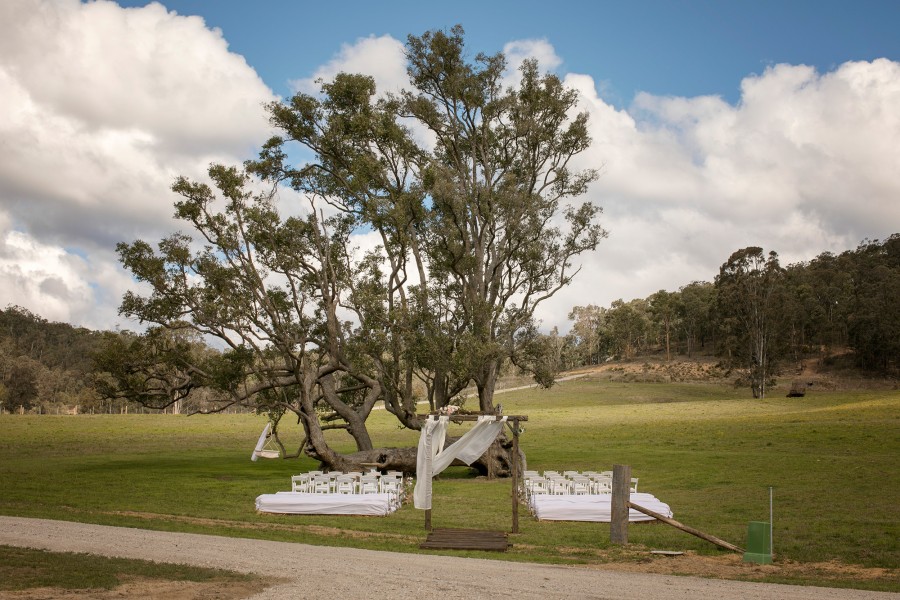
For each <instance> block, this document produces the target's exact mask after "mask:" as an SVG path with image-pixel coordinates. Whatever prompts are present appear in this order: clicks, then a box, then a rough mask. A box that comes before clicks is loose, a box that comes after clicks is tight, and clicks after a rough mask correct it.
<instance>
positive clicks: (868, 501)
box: [0, 379, 900, 591]
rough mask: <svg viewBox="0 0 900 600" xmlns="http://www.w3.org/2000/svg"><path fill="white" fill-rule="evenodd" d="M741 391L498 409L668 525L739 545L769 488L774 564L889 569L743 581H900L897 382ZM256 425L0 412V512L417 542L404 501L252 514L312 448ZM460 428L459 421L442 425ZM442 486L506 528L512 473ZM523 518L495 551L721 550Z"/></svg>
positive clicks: (444, 496)
mask: <svg viewBox="0 0 900 600" xmlns="http://www.w3.org/2000/svg"><path fill="white" fill-rule="evenodd" d="M745 395H746V393H745V391H744V390H735V389H733V388H730V387H722V386H716V385H705V384H642V383H611V382H606V381H599V380H590V379H582V380H576V381H570V382H565V383H561V384H558V385H557V386H556V387H554V388H553V389H551V390H526V391H522V392H514V393H510V394H506V395H503V396H502V402H503V405H504V410H505V412H506V413H508V414H513V413H515V414H526V415H528V417H529V421H528V423H527V425H526V431H525V433H524V434H523V435H522V437H521V444H522V447H523V449H524V450H525V451H526V453H527V456H528V467H529V468H530V469H536V470H546V469H556V470H565V469H575V470H584V469H593V470H605V469H610V468H611V467H612V465H613V464H616V463H617V464H628V465H631V467H632V474H633V476H636V477H639V478H640V485H639V489H640V491H642V492H650V493H653V494H654V495H656V496H657V497H658V498H660V499H661V500H662V501H664V502H666V503H668V504H669V505H670V506H671V507H672V510H673V512H674V513H675V518H676V519H678V520H679V521H681V522H682V523H685V524H687V525H690V526H692V527H695V528H697V529H700V530H701V531H705V532H707V533H710V534H713V535H716V536H718V537H720V538H723V539H725V540H728V541H731V542H733V543H736V544H738V545H740V546H743V545H744V544H745V542H746V535H747V524H748V522H749V521H767V520H768V517H769V486H772V487H773V488H774V498H775V511H774V512H775V519H774V545H775V553H776V562H780V563H796V562H799V563H824V562H827V561H836V562H839V563H842V564H845V565H858V566H862V567H870V568H876V567H877V568H881V569H886V571H885V573H887V575H886V576H881V577H879V578H875V579H872V578H867V577H859V576H855V577H850V576H848V577H847V578H845V579H842V578H841V577H837V578H836V579H832V580H827V581H826V580H823V579H821V578H817V577H808V578H804V577H786V578H785V577H782V578H781V579H779V577H778V576H777V575H772V574H765V573H763V574H755V575H752V576H751V578H752V577H756V578H760V579H767V580H770V581H772V580H786V581H790V582H793V583H810V582H814V583H817V584H820V585H821V584H829V585H843V586H852V587H866V588H870V589H885V590H892V591H900V579H898V576H897V569H898V567H900V564H898V563H900V549H898V541H897V540H898V538H900V526H898V524H900V502H898V500H897V498H898V492H900V468H898V457H900V392H897V391H887V392H885V391H880V392H875V391H866V392H858V393H828V392H820V393H813V394H810V395H807V396H806V397H805V398H784V397H775V398H770V399H766V400H763V401H759V400H753V399H750V398H747V397H745ZM392 419H393V418H392V417H391V416H390V415H388V414H386V413H385V412H384V411H376V413H374V415H373V417H372V418H371V419H370V423H371V431H372V432H373V438H375V440H376V443H381V444H383V445H386V446H405V445H414V444H415V443H416V441H417V439H418V434H417V432H413V431H409V430H405V429H398V428H397V425H396V421H393V420H392ZM263 423H264V420H263V418H262V417H255V416H248V415H217V416H193V417H184V416H172V415H113V416H109V415H95V416H76V417H72V416H58V417H57V416H20V415H2V416H0V481H2V486H0V513H3V514H7V515H19V516H30V517H42V518H51V519H64V520H73V521H84V522H92V523H102V524H110V525H125V526H132V527H144V528H151V529H161V530H178V531H194V532H201V533H212V534H219V535H232V536H242V537H257V538H265V539H274V540H283V541H296V542H306V543H312V544H327V545H341V546H355V547H362V548H373V549H382V550H396V551H401V552H418V551H419V550H418V544H419V543H420V542H421V541H422V539H423V538H424V531H423V523H424V518H423V513H422V512H421V511H417V510H415V509H413V507H412V506H411V505H409V504H408V505H404V506H403V507H402V508H401V510H399V511H398V512H397V513H396V514H394V515H392V516H390V517H384V518H372V517H333V516H332V517H329V516H276V515H261V514H257V513H256V512H255V510H254V498H255V497H256V496H257V495H259V494H262V493H270V492H275V491H279V490H286V489H289V488H290V480H289V477H290V475H292V474H295V473H300V472H303V471H307V470H310V469H313V468H315V467H316V465H315V464H314V463H313V462H312V461H311V460H309V459H306V458H304V459H299V460H267V461H259V462H256V463H253V462H251V461H250V459H249V458H250V453H251V451H252V448H253V445H254V444H255V442H256V438H257V436H258V434H259V431H260V430H261V428H262V425H263ZM454 428H455V429H454ZM287 429H289V428H288V427H286V424H283V425H282V430H287ZM464 430H465V426H452V427H451V434H455V435H459V434H460V432H463V431H464ZM340 439H341V438H339V437H337V434H336V437H335V442H336V445H340V444H341V442H340V441H339V440H340ZM294 441H295V443H296V442H298V441H299V435H297V436H296V438H295V440H294ZM344 449H346V450H350V449H351V447H350V446H349V445H345V446H344ZM434 495H435V501H434V510H433V513H434V514H433V522H434V526H436V527H471V528H492V529H508V528H509V526H510V511H511V508H510V486H509V481H508V480H499V481H487V480H485V479H483V478H475V477H473V476H472V475H471V473H470V471H469V470H468V469H465V468H451V469H449V470H448V471H446V472H445V473H444V474H443V475H442V476H441V478H440V479H438V480H436V481H435V486H434ZM520 514H521V518H520V531H521V532H520V533H519V534H517V535H513V536H511V540H512V542H513V544H514V546H513V548H512V549H511V550H510V552H508V553H506V554H504V555H502V556H498V555H490V556H491V557H493V558H500V557H502V558H503V559H506V560H523V561H542V562H559V563H573V564H574V563H598V562H604V561H609V560H623V561H628V560H644V559H643V558H640V557H641V556H645V555H646V550H649V549H667V550H685V551H693V552H696V553H699V554H703V555H717V554H722V553H724V552H723V551H721V550H720V549H718V548H717V547H715V546H713V545H711V544H709V543H708V542H704V541H702V540H700V539H698V538H695V537H692V536H689V535H687V534H685V533H683V532H680V531H678V530H676V529H674V528H671V527H668V526H665V525H661V524H652V525H635V526H632V527H631V528H630V530H629V542H630V545H629V548H628V550H627V551H620V550H619V549H617V548H614V547H611V546H610V544H609V526H608V525H605V524H596V523H594V524H592V523H563V522H538V521H536V520H534V519H533V518H532V517H531V516H530V515H529V514H528V512H527V510H526V509H525V508H524V507H523V508H522V510H521V511H520ZM642 551H643V554H642ZM457 554H467V555H471V556H486V554H483V553H477V552H472V553H457Z"/></svg>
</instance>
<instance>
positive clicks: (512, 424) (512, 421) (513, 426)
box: [417, 412, 528, 533]
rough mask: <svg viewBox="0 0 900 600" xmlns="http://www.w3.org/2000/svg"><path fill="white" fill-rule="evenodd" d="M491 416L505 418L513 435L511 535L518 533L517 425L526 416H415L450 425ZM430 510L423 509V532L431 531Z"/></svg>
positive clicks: (433, 414) (436, 413)
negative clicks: (442, 419)
mask: <svg viewBox="0 0 900 600" xmlns="http://www.w3.org/2000/svg"><path fill="white" fill-rule="evenodd" d="M485 415H491V416H494V417H495V419H496V420H497V421H500V420H502V419H503V418H504V417H505V418H506V425H507V426H508V427H509V429H510V431H512V435H513V447H512V455H513V457H514V460H513V461H512V465H511V469H510V471H511V472H512V473H511V479H512V533H519V494H518V489H519V479H520V477H521V474H520V473H519V461H518V460H517V459H518V456H519V431H520V427H519V423H520V422H522V421H527V420H528V417H527V416H526V415H494V414H493V413H474V414H465V415H460V414H452V415H446V414H443V413H440V412H433V413H429V414H427V415H417V416H418V417H419V419H421V420H425V419H427V418H428V417H430V416H434V417H440V416H445V417H448V418H449V419H450V422H451V423H456V424H460V423H465V422H467V421H477V420H478V418H479V417H482V416H485ZM431 530H432V528H431V509H430V508H426V509H425V531H431Z"/></svg>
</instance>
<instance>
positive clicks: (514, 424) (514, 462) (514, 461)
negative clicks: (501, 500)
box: [512, 421, 519, 533]
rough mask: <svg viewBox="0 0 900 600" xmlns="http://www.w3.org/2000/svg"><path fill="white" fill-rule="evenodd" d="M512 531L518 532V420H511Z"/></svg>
mask: <svg viewBox="0 0 900 600" xmlns="http://www.w3.org/2000/svg"><path fill="white" fill-rule="evenodd" d="M512 433H513V443H512V532H513V533H519V422H518V421H513V422H512Z"/></svg>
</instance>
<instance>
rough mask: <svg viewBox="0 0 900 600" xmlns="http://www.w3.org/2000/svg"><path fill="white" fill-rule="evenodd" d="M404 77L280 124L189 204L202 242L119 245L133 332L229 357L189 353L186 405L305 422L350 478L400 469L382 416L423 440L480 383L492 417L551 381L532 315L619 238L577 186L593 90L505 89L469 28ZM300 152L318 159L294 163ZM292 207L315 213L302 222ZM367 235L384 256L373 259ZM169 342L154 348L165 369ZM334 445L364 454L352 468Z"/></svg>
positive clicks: (413, 44) (429, 50)
mask: <svg viewBox="0 0 900 600" xmlns="http://www.w3.org/2000/svg"><path fill="white" fill-rule="evenodd" d="M406 57H407V70H408V74H409V78H410V85H409V87H408V88H407V89H406V90H404V91H403V92H401V93H399V94H381V95H379V94H378V93H377V90H376V87H375V83H374V81H373V79H372V78H371V77H367V76H364V75H354V74H347V73H341V74H338V75H337V76H336V77H335V78H334V79H333V80H332V81H328V82H321V90H320V93H319V94H316V95H311V94H303V93H300V94H297V95H295V96H294V97H293V98H291V99H290V100H288V101H286V102H274V103H272V104H270V105H269V106H268V107H267V110H268V113H269V116H270V120H271V123H272V125H273V126H274V127H275V128H276V130H277V131H278V132H279V135H277V136H276V137H273V138H272V139H270V140H268V141H267V142H266V143H265V144H264V146H263V148H262V151H261V152H260V155H259V157H258V159H256V160H251V161H247V162H246V163H245V165H244V168H243V169H241V168H238V167H235V166H224V165H212V166H211V167H210V169H209V177H210V180H211V183H212V185H209V184H207V183H203V182H196V181H190V180H188V179H186V178H183V177H182V178H178V180H177V181H176V183H175V184H174V186H173V189H174V191H175V192H176V193H178V194H179V195H180V196H181V197H182V200H181V201H179V202H178V203H177V204H176V215H177V217H178V218H180V219H182V220H184V221H185V222H187V223H189V224H190V226H191V228H192V229H193V231H194V233H193V234H191V235H189V234H185V233H176V234H173V235H171V236H169V237H167V238H166V239H164V240H162V241H161V242H160V243H159V244H158V245H157V246H156V248H154V247H153V246H151V245H150V244H148V243H146V242H144V241H140V240H139V241H135V242H133V243H123V244H120V245H119V247H118V250H119V253H120V256H121V260H122V262H123V264H124V265H125V266H126V268H128V269H129V270H130V271H131V272H132V273H133V274H134V276H135V277H136V279H137V280H138V281H140V282H142V283H143V284H144V285H145V286H146V287H144V289H145V290H149V292H146V293H140V292H137V291H135V292H131V293H129V294H127V295H126V297H125V299H124V300H123V304H122V308H121V311H122V313H124V314H126V315H129V316H133V317H137V318H138V319H140V320H141V321H144V322H147V323H151V324H154V325H156V326H159V327H162V328H167V329H179V330H183V329H190V330H192V331H194V332H196V333H197V334H200V335H203V336H211V337H213V338H215V339H218V340H219V343H221V344H223V345H224V346H225V347H226V351H225V352H224V353H223V354H222V355H221V356H220V357H218V358H215V357H212V358H211V357H208V356H207V357H204V359H203V360H202V361H201V360H197V359H196V357H194V356H192V355H191V353H189V352H182V353H181V354H179V355H177V357H176V362H178V363H179V364H178V368H177V369H174V370H172V369H171V368H172V365H171V364H170V371H169V373H170V374H171V373H176V372H177V374H178V375H179V376H180V377H188V378H189V379H190V383H189V384H184V383H183V386H184V385H186V386H188V387H187V388H184V387H182V389H192V388H194V387H211V388H214V389H215V390H217V392H219V393H222V394H225V395H227V396H228V397H229V398H230V402H235V403H246V404H250V405H253V406H257V407H260V408H261V409H264V410H268V411H270V412H273V413H275V414H280V413H283V412H285V411H290V412H292V413H295V414H296V415H297V417H298V419H299V420H300V422H301V423H302V424H303V426H304V429H305V433H306V435H307V439H308V442H307V448H306V451H307V453H308V454H310V455H311V456H314V457H316V458H319V459H321V460H322V461H323V462H326V463H328V464H330V465H332V466H335V467H338V468H340V467H344V466H348V465H350V464H351V462H352V461H357V462H359V461H365V462H378V463H379V464H387V462H389V461H390V458H388V457H387V455H386V454H385V453H384V452H381V453H380V454H377V456H376V459H375V460H372V458H373V454H372V452H373V451H374V448H373V443H372V440H370V439H369V436H368V433H367V431H366V428H365V420H366V418H367V417H368V415H369V413H370V411H371V410H372V409H373V407H374V405H375V403H376V402H380V401H383V402H384V405H385V407H386V408H387V410H389V411H390V412H391V413H393V414H394V415H395V416H396V417H397V418H398V419H399V420H400V422H401V424H402V425H404V426H406V427H411V428H418V427H419V421H418V419H417V418H416V412H417V406H416V405H417V403H418V402H419V401H420V400H427V401H428V403H429V405H430V407H431V408H432V409H438V408H441V407H443V406H446V405H447V404H449V403H451V402H454V401H458V400H459V394H460V392H461V391H462V390H463V389H464V388H466V387H467V386H468V385H470V384H474V386H475V387H476V389H477V392H478V402H479V409H480V410H481V411H492V410H493V409H494V404H493V394H494V388H495V385H496V382H497V377H498V375H499V373H500V371H501V369H502V368H503V366H504V364H507V363H509V362H512V363H515V364H516V365H518V366H519V367H520V368H522V369H524V370H526V371H530V372H532V373H534V374H535V375H536V376H537V377H538V379H539V381H541V382H542V383H544V384H549V383H551V382H552V376H553V373H552V372H551V371H552V370H550V369H548V366H547V365H549V364H551V362H552V361H548V360H546V359H544V354H545V351H550V348H549V347H547V346H546V344H543V343H542V341H541V340H540V339H539V336H538V334H537V327H536V323H535V321H534V312H535V309H536V308H537V307H538V306H539V305H540V304H541V303H542V302H544V301H545V300H547V299H548V298H550V297H552V296H553V295H554V294H555V293H556V292H558V291H559V290H560V289H561V288H563V287H564V286H566V285H567V284H568V283H569V282H570V281H571V280H572V277H573V276H574V275H575V274H576V273H577V271H578V268H577V266H576V265H575V263H574V259H575V258H576V257H578V255H580V254H582V253H584V252H588V251H592V250H594V249H595V248H596V246H597V244H598V243H599V241H600V240H601V239H602V238H603V237H604V236H605V232H604V231H603V229H602V228H601V227H600V225H599V223H598V217H599V214H600V209H599V208H598V207H596V206H594V205H593V204H591V203H590V202H580V203H579V202H577V201H576V199H577V198H578V197H579V196H581V195H582V194H584V192H585V191H586V190H587V186H588V185H589V183H590V182H591V181H593V180H594V179H595V178H596V176H597V172H596V171H595V170H591V169H588V170H583V171H579V170H577V169H574V168H573V167H572V159H573V158H574V157H575V156H577V155H578V154H579V153H581V152H583V151H584V150H585V149H587V148H588V146H589V145H590V138H589V136H588V133H587V127H586V123H587V115H586V113H578V112H576V107H577V101H578V98H577V94H576V92H575V91H573V90H570V89H567V88H566V87H565V86H564V85H563V84H562V82H561V81H560V79H559V78H558V77H557V76H555V75H553V74H550V73H541V72H540V70H539V66H538V64H537V62H536V61H533V60H527V61H525V62H524V63H523V65H522V66H521V68H520V70H519V79H518V82H517V84H516V85H515V86H513V87H504V86H503V81H504V77H505V76H506V75H507V63H506V60H505V57H504V56H503V54H502V53H501V54H494V55H486V54H478V55H476V57H475V58H474V60H469V59H468V52H467V49H466V47H465V41H464V33H463V30H462V28H461V27H459V26H457V27H454V28H453V29H452V30H450V31H430V32H427V33H425V34H424V35H422V36H410V37H409V39H408V43H407V46H406ZM297 147H301V148H304V149H305V151H306V152H305V154H304V156H306V157H310V156H311V158H309V159H308V160H304V161H302V162H300V163H299V164H298V163H296V162H294V160H293V159H292V158H291V150H292V149H294V148H297ZM287 188H290V189H291V190H293V191H294V192H296V193H297V196H299V197H300V198H303V199H305V202H306V203H307V204H308V206H307V207H306V209H305V211H301V210H298V209H297V207H292V214H293V215H294V216H288V217H283V216H282V215H281V214H280V213H279V210H278V208H277V207H278V205H279V202H282V201H283V198H282V196H283V195H285V189H287ZM360 233H368V234H371V235H375V236H377V239H378V241H379V245H378V247H377V248H374V249H371V250H368V251H365V252H362V251H358V250H357V249H355V248H354V247H353V246H354V243H355V240H356V239H358V238H357V237H356V236H357V234H360ZM195 236H199V238H197V237H195ZM165 339H166V338H165V336H156V338H151V337H147V338H146V339H145V340H144V342H145V343H146V344H150V345H154V344H155V346H154V347H155V348H156V349H157V350H158V351H160V352H164V351H165V349H164V348H163V347H162V345H161V343H162V341H164V340H165ZM173 348H174V347H173ZM170 350H171V349H170ZM169 355H170V356H172V352H169ZM132 381H135V380H132ZM120 383H125V380H120ZM124 387H125V389H128V386H127V385H125V386H124ZM130 393H134V394H135V397H140V394H139V390H137V389H133V390H130ZM157 397H160V396H157ZM327 428H343V429H346V430H347V431H348V432H349V433H350V434H351V436H352V437H353V439H354V440H355V442H356V445H357V448H358V450H359V452H358V453H357V454H356V455H354V456H353V457H342V456H341V455H339V454H337V453H336V452H334V451H333V450H332V449H331V448H330V447H329V446H328V444H327V443H326V442H325V438H324V436H323V434H322V431H323V430H324V429H327ZM348 461H351V462H348ZM401 466H403V465H401Z"/></svg>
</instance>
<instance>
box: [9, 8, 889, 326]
mask: <svg viewBox="0 0 900 600" xmlns="http://www.w3.org/2000/svg"><path fill="white" fill-rule="evenodd" d="M419 4H420V3H419V2H405V1H403V2H401V1H397V2H392V1H385V2H371V1H365V2H357V1H355V0H354V1H344V2H327V3H317V4H316V5H315V6H310V5H309V3H300V2H286V1H283V2H276V1H264V2H253V3H250V2H239V1H236V0H234V1H228V0H218V1H216V2H200V1H189V0H170V1H167V2H163V3H155V2H154V3H147V2H144V1H124V0H123V1H122V2H118V3H116V2H109V1H99V2H88V3H82V2H79V1H78V0H2V1H0V307H5V306H7V305H9V304H16V305H20V306H24V307H26V308H28V309H29V310H31V311H33V312H35V313H37V314H39V315H41V316H43V317H45V318H47V319H49V320H54V321H66V322H70V323H73V324H75V325H81V326H87V327H91V328H98V329H99V328H102V329H106V328H114V327H117V326H118V327H122V328H127V329H135V328H137V326H136V324H134V323H130V322H128V321H126V320H124V319H122V318H121V317H119V316H118V314H117V309H118V304H119V301H120V299H121V296H122V294H123V293H124V291H125V290H127V289H128V288H129V287H130V286H132V285H133V284H132V282H131V280H130V278H129V276H128V274H127V273H125V272H124V271H123V270H122V269H121V268H120V267H119V265H118V263H117V260H116V255H115V244H116V243H117V242H119V241H132V240H135V239H138V238H140V239H145V240H148V241H156V240H158V239H159V238H160V237H162V236H163V235H165V234H167V233H170V232H172V231H175V230H177V229H180V228H182V226H181V225H179V224H176V223H174V222H173V221H172V220H171V214H172V203H173V202H174V201H175V200H176V198H175V197H173V194H172V193H171V192H170V190H169V187H170V185H171V183H172V181H173V179H174V178H175V177H176V176H177V175H187V176H190V177H198V178H199V177H202V176H203V173H204V171H205V169H206V166H207V165H208V164H209V163H210V162H214V161H215V162H224V163H228V164H231V163H235V164H236V163H240V162H242V161H243V160H245V159H247V158H252V157H253V156H255V152H256V150H257V149H258V147H259V144H261V143H262V142H263V141H264V140H265V139H266V138H267V137H268V135H269V130H268V127H267V123H266V119H265V115H264V113H263V110H262V108H261V107H262V104H263V103H265V102H267V101H270V100H272V99H277V98H286V97H288V96H290V95H291V94H292V93H293V92H295V91H297V90H307V89H309V86H310V85H311V82H312V81H314V80H315V79H316V78H319V77H325V78H328V77H330V76H332V75H333V74H335V73H337V72H339V71H355V72H364V73H368V74H371V75H372V76H374V77H375V78H376V81H377V82H378V85H379V87H380V89H385V90H390V89H396V88H398V87H400V86H402V85H404V83H405V75H404V74H405V71H404V65H403V58H402V48H403V46H402V44H403V41H404V40H405V39H406V35H407V34H409V33H414V34H421V33H422V32H424V31H426V30H428V29H434V28H448V27H451V26H452V25H454V24H456V23H461V24H462V25H463V26H464V27H465V28H466V31H467V41H468V43H469V45H470V48H471V49H472V50H473V54H474V53H476V52H478V51H486V52H489V53H493V52H496V51H500V50H503V51H505V52H506V53H507V55H508V56H509V57H510V58H511V59H512V61H513V62H515V61H516V60H521V59H522V58H524V57H527V56H534V57H537V58H539V59H540V61H541V64H542V66H543V67H544V68H545V69H549V70H553V71H555V72H556V73H558V74H559V75H560V76H561V77H563V78H564V80H565V81H566V82H567V84H568V85H570V86H572V87H573V88H575V89H577V90H578V92H579V93H580V95H581V102H582V106H583V108H584V109H585V110H587V111H589V113H590V117H591V121H590V123H591V125H590V127H591V134H592V137H593V140H594V145H593V147H592V148H591V149H590V150H589V151H588V152H586V153H585V154H584V155H583V156H582V157H581V159H580V161H581V163H580V164H581V166H584V167H602V177H601V179H600V180H599V181H598V182H597V183H596V184H594V185H593V187H592V188H591V190H590V193H589V197H590V199H591V200H592V201H594V202H595V203H596V204H599V205H601V206H602V207H603V208H604V217H603V224H604V226H605V228H606V229H608V231H609V233H610V235H609V238H608V239H606V240H604V241H603V242H602V243H601V245H600V248H599V249H598V250H597V252H596V253H594V254H592V255H590V256H586V257H584V259H583V269H582V271H581V273H580V274H579V277H578V279H577V280H576V282H575V283H574V284H573V285H572V286H571V287H570V288H568V289H566V290H565V291H564V292H561V293H560V294H559V295H558V296H557V297H556V298H554V300H553V301H552V302H551V303H549V304H548V305H546V306H545V307H544V309H543V310H542V311H541V313H540V314H539V316H540V317H541V318H542V319H543V321H544V324H545V326H547V327H550V326H554V325H557V326H559V327H560V328H561V329H562V330H566V329H567V328H568V322H567V320H566V315H567V313H568V312H569V310H570V309H571V307H572V306H574V305H578V304H581V305H584V304H588V303H593V304H600V305H603V306H608V305H609V303H610V302H612V301H613V300H616V299H617V298H623V299H625V300H629V299H632V298H637V297H646V296H648V295H649V294H651V293H653V292H655V291H657V290H659V289H668V290H677V289H678V288H679V287H680V286H682V285H684V284H687V283H689V282H691V281H695V280H707V281H711V280H712V279H713V278H714V277H715V274H716V272H717V270H718V267H719V265H721V264H722V263H723V262H724V261H725V259H727V258H728V256H729V255H730V254H731V252H733V251H734V250H737V249H739V248H743V247H745V246H750V245H754V246H762V247H763V248H765V249H766V250H767V251H768V250H775V251H777V252H778V253H779V254H780V255H781V257H782V262H783V263H785V264H787V263H791V262H797V261H801V260H809V259H811V258H813V257H814V256H816V255H817V254H819V253H820V252H822V251H825V250H829V251H833V252H840V251H843V250H846V249H850V248H854V247H856V245H857V244H858V243H859V242H860V241H861V240H862V239H863V238H870V239H875V238H878V239H884V238H885V237H887V236H889V235H890V234H892V233H896V232H898V231H900V36H898V35H897V33H896V30H897V25H898V24H900V3H898V2H894V1H891V0H884V1H871V0H862V1H857V2H853V3H849V2H832V1H828V0H816V1H812V2H808V1H801V0H795V1H792V2H783V1H781V0H779V1H777V2H770V1H767V0H757V1H754V2H746V3H737V2H718V1H715V2H714V1H707V2H699V1H697V2H691V1H683V2H661V1H660V2H635V3H622V2H618V3H612V2H583V3H582V2H565V1H562V2H555V3H547V2H533V1H530V0H523V1H516V2H513V1H500V0H498V1H494V2H484V3H482V2H472V1H469V0H457V1H456V2H453V3H442V5H441V6H438V7H434V8H427V9H425V8H422V7H420V6H419ZM422 4H424V3H422Z"/></svg>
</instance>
